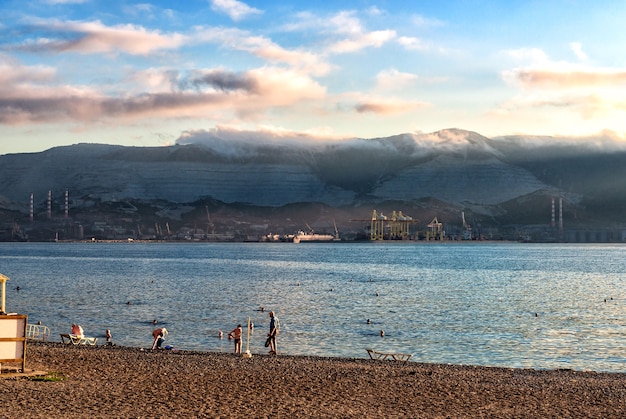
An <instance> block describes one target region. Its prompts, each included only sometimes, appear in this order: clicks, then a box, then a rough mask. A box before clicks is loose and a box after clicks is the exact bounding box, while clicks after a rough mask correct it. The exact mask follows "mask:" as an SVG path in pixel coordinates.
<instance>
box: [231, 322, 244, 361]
mask: <svg viewBox="0 0 626 419" xmlns="http://www.w3.org/2000/svg"><path fill="white" fill-rule="evenodd" d="M242 335H243V329H242V327H241V325H240V324H238V325H237V327H235V328H234V329H233V330H232V331H231V332H230V333H229V334H228V337H229V338H231V339H234V340H235V350H234V351H233V353H234V354H240V353H241V336H242Z"/></svg>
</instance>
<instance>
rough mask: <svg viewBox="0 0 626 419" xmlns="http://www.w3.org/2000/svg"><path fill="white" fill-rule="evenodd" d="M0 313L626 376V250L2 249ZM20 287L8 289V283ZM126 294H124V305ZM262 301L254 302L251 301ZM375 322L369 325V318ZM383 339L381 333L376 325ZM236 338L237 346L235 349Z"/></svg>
mask: <svg viewBox="0 0 626 419" xmlns="http://www.w3.org/2000/svg"><path fill="white" fill-rule="evenodd" d="M0 273H2V274H4V275H6V276H8V277H9V278H11V279H10V280H9V281H8V282H7V284H6V289H7V295H6V305H7V311H9V312H18V313H20V314H28V316H29V323H36V322H38V321H41V322H42V324H43V325H46V326H48V327H49V328H50V329H51V340H55V341H59V340H60V338H59V333H69V330H70V325H71V324H72V323H73V322H76V323H79V324H81V325H82V326H83V328H84V329H85V334H86V335H88V336H96V337H99V338H100V341H101V342H104V332H105V330H106V329H110V330H111V331H112V334H113V340H114V341H115V342H116V343H118V344H120V345H125V346H138V347H146V348H147V347H149V346H150V345H151V343H152V337H151V331H152V329H153V328H154V325H153V324H152V321H153V320H157V322H158V323H157V324H158V326H161V327H167V329H168V330H169V331H170V334H169V336H168V339H167V341H166V343H168V344H170V345H173V346H174V347H176V348H179V349H193V350H206V351H222V352H230V351H232V344H231V342H229V341H228V340H227V339H225V338H224V339H222V340H220V339H219V338H218V332H219V331H220V330H223V331H224V334H225V335H226V334H227V332H229V331H230V330H231V329H233V328H234V327H235V326H236V325H237V323H242V324H244V335H245V334H246V329H245V324H246V322H247V319H248V317H250V319H251V321H252V322H253V323H254V324H255V328H254V331H253V333H252V336H251V339H250V341H249V348H250V350H251V351H252V353H265V352H266V348H265V347H264V346H263V342H264V340H265V335H266V333H267V328H268V326H269V318H268V315H267V312H268V311H269V310H274V311H275V312H276V314H277V316H278V317H279V319H280V322H281V334H280V337H279V351H281V352H283V353H286V354H300V355H322V356H340V357H358V358H364V357H367V353H366V351H365V349H366V348H372V349H375V350H379V351H382V352H403V353H412V354H413V358H412V360H414V361H418V362H433V363H451V364H473V365H489V366H505V367H525V368H537V369H553V368H571V369H575V370H595V371H614V372H626V306H625V303H626V300H625V290H626V287H625V285H626V284H625V280H624V278H625V277H626V246H620V245H559V244H541V245H539V244H517V243H428V244H426V243H421V244H419V243H361V244H339V243H328V244H311V243H305V244H299V245H296V244H289V243H276V244H271V243H220V244H217V243H210V244H208V243H205V244H199V243H195V244H143V243H128V244H127V243H120V244H110V243H80V244H79V243H75V244H61V243H32V244H31V243H17V244H16V243H5V244H0ZM17 287H19V290H17ZM129 303H130V304H129ZM261 307H263V308H264V309H265V312H262V311H261ZM368 319H370V321H371V323H370V324H368V323H367V320H368ZM381 330H384V331H385V336H384V337H381V336H380V331H381ZM245 345H246V344H245V343H244V349H245Z"/></svg>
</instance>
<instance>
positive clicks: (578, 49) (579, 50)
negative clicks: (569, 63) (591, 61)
mask: <svg viewBox="0 0 626 419" xmlns="http://www.w3.org/2000/svg"><path fill="white" fill-rule="evenodd" d="M569 47H570V49H571V50H572V52H573V53H574V54H575V55H576V58H578V59H579V60H580V61H587V59H588V58H589V57H587V54H585V53H584V52H583V46H582V44H581V43H580V42H571V43H570V44H569Z"/></svg>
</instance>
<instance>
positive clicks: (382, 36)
mask: <svg viewBox="0 0 626 419" xmlns="http://www.w3.org/2000/svg"><path fill="white" fill-rule="evenodd" d="M395 37H396V31H394V30H384V31H374V32H367V33H358V34H354V35H352V36H350V37H349V38H347V39H343V40H341V41H337V42H335V43H334V44H332V45H331V46H330V47H329V48H328V49H329V51H330V52H331V53H334V54H344V53H349V52H356V51H360V50H362V49H364V48H368V47H374V48H379V47H381V46H382V45H383V44H385V43H386V42H388V41H390V40H392V39H393V38H395Z"/></svg>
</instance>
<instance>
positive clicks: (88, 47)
mask: <svg viewBox="0 0 626 419" xmlns="http://www.w3.org/2000/svg"><path fill="white" fill-rule="evenodd" d="M0 16H2V18H0V33H1V34H2V35H0V138H1V142H0V154H6V153H16V152H32V151H41V150H45V149H48V148H50V147H54V146H59V145H68V144H75V143H79V142H90V143H106V144H121V145H128V146H162V145H170V144H175V143H177V142H185V141H186V140H189V139H192V138H194V137H195V136H197V135H198V133H206V132H210V133H213V134H214V135H215V136H218V137H221V138H237V137H251V136H252V137H254V138H259V139H260V140H259V141H261V139H269V140H276V139H281V138H288V137H289V138H293V137H301V138H306V139H307V141H316V140H326V141H327V140H336V139H341V138H353V137H361V138H373V137H383V136H391V135H396V134H400V133H421V132H424V133H428V132H433V131H437V130H440V129H445V128H453V127H455V128H462V129H467V130H472V131H477V132H479V133H481V134H483V135H486V136H490V137H492V136H499V135H510V134H529V135H543V136H549V135H552V136H567V137H581V138H594V136H603V137H610V138H612V139H615V140H616V141H622V140H623V139H624V136H625V135H626V117H625V115H624V114H625V109H626V99H625V98H626V94H625V93H626V53H625V52H626V51H624V50H625V49H626V39H625V38H626V31H624V30H623V22H625V21H626V2H623V1H608V0H600V1H595V2H589V1H573V0H554V1H550V0H545V1H508V2H501V1H461V0H453V1H446V2H432V1H341V2H302V1H291V2H272V1H252V0H249V1H245V2H244V1H237V0H186V1H153V2H143V3H141V2H132V1H123V0H109V1H96V0H32V1H29V2H23V1H22V0H2V1H0Z"/></svg>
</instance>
